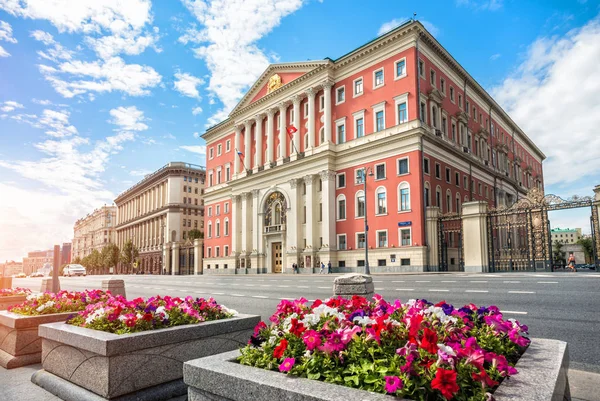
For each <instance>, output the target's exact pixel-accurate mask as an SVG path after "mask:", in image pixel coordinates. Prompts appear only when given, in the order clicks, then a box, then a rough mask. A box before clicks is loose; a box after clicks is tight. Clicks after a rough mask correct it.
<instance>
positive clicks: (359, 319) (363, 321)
mask: <svg viewBox="0 0 600 401" xmlns="http://www.w3.org/2000/svg"><path fill="white" fill-rule="evenodd" d="M352 321H353V322H354V323H356V324H360V325H361V326H366V325H368V324H375V323H377V320H373V319H371V318H370V317H369V316H355V317H354V319H352Z"/></svg>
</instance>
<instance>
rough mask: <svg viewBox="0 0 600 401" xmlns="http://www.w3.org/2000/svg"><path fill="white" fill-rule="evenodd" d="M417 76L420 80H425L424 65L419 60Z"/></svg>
mask: <svg viewBox="0 0 600 401" xmlns="http://www.w3.org/2000/svg"><path fill="white" fill-rule="evenodd" d="M419 75H420V76H421V78H425V63H424V62H423V60H419Z"/></svg>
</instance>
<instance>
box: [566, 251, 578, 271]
mask: <svg viewBox="0 0 600 401" xmlns="http://www.w3.org/2000/svg"><path fill="white" fill-rule="evenodd" d="M567 265H568V266H569V269H571V270H572V271H573V273H576V272H577V268H576V267H575V256H574V255H573V252H571V253H570V254H569V260H568V261H567Z"/></svg>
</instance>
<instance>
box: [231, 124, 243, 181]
mask: <svg viewBox="0 0 600 401" xmlns="http://www.w3.org/2000/svg"><path fill="white" fill-rule="evenodd" d="M241 135H242V128H241V127H240V126H237V127H235V155H234V162H233V174H234V175H237V174H238V173H239V172H240V156H239V155H238V154H237V152H239V150H240V136H241Z"/></svg>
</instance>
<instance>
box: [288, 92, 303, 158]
mask: <svg viewBox="0 0 600 401" xmlns="http://www.w3.org/2000/svg"><path fill="white" fill-rule="evenodd" d="M301 102H302V99H301V98H300V96H298V95H296V96H294V97H293V98H292V103H293V104H294V127H295V128H296V129H297V130H298V131H296V132H294V134H293V135H294V136H293V139H292V141H293V143H294V146H293V147H292V149H290V151H291V152H290V153H293V154H296V155H297V153H298V152H299V151H300V135H301V134H300V132H301V129H300V128H301V122H302V115H301V114H300V103H301Z"/></svg>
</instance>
